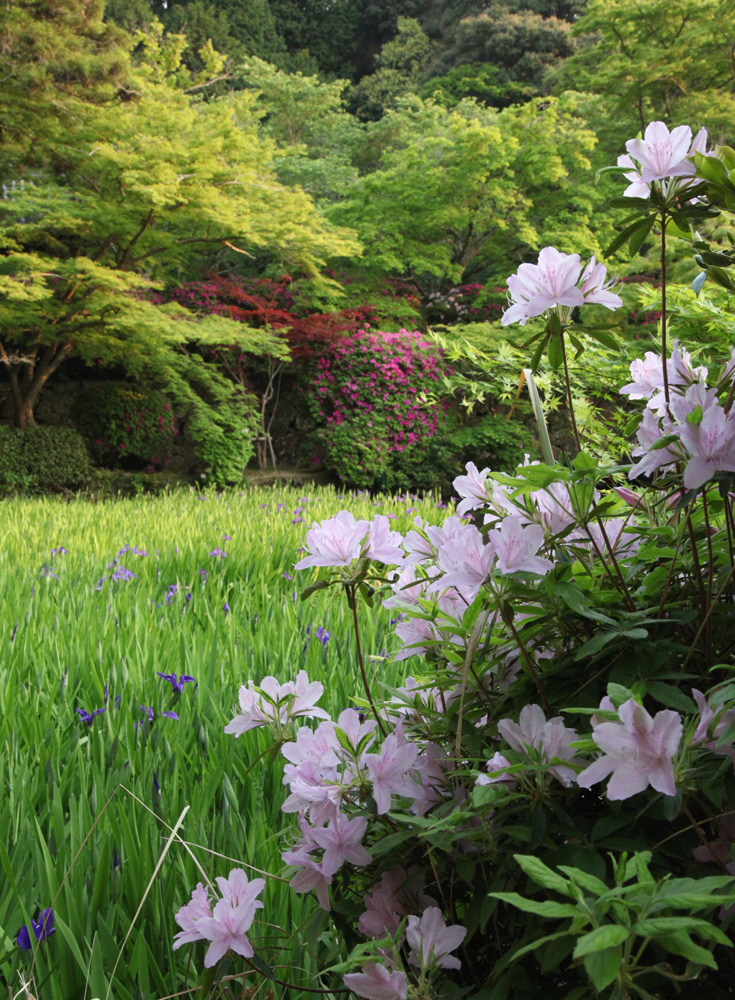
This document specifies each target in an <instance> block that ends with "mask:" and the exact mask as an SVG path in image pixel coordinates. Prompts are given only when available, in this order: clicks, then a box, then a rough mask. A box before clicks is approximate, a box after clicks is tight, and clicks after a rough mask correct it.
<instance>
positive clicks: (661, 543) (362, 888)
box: [177, 123, 735, 1000]
mask: <svg viewBox="0 0 735 1000" xmlns="http://www.w3.org/2000/svg"><path fill="white" fill-rule="evenodd" d="M656 124H657V128H656V129H649V130H647V131H646V136H645V140H639V141H638V143H637V144H634V145H633V147H632V149H631V144H629V150H630V155H631V156H632V155H633V154H634V153H635V154H636V156H637V159H636V160H635V161H634V162H633V164H632V165H631V164H630V163H628V162H625V163H624V164H622V166H621V170H622V171H627V172H630V171H631V170H632V169H635V170H636V172H637V175H636V178H633V179H631V177H630V176H628V177H627V180H628V181H630V183H631V184H634V185H636V190H635V196H636V197H637V198H639V199H640V200H641V202H642V201H643V200H644V199H643V195H642V188H641V185H645V190H646V192H647V196H648V202H647V205H646V206H645V208H644V207H641V208H640V212H641V213H643V212H644V211H645V212H648V213H649V214H648V215H647V216H646V218H645V219H643V220H640V219H639V220H637V221H636V220H634V221H633V222H631V223H630V226H632V227H633V228H632V229H631V228H630V226H629V227H628V230H624V232H626V231H627V232H628V236H627V239H628V240H631V241H632V242H633V246H634V247H636V249H637V248H639V247H640V243H638V244H637V246H636V243H635V241H636V240H637V239H638V236H637V235H636V233H637V231H638V229H639V228H640V227H641V226H642V225H644V224H645V226H647V227H648V230H647V231H650V230H652V229H654V228H655V227H660V228H659V235H660V236H661V239H662V243H663V251H664V255H665V240H666V231H667V221H668V220H669V219H674V221H675V225H676V229H677V231H678V232H684V231H685V227H686V226H687V225H691V224H692V220H696V219H697V218H698V217H699V216H701V215H702V214H705V215H706V213H707V212H709V211H711V210H712V207H711V205H710V204H709V203H708V202H707V201H705V200H703V199H704V196H705V195H707V194H708V190H707V189H706V187H705V186H704V185H701V184H698V183H697V179H696V177H695V175H694V173H693V172H692V171H691V170H690V169H689V167H688V165H687V163H685V162H683V161H687V156H688V155H689V156H690V155H691V147H690V145H689V143H690V141H691V136H690V135H689V136H688V137H687V135H686V134H684V133H680V134H678V135H676V134H675V135H672V136H670V137H669V138H668V139H667V138H666V136H667V135H668V130H667V129H666V127H665V126H663V125H661V127H660V128H659V127H658V125H660V124H661V123H656ZM664 130H666V134H664ZM684 140H686V142H685V141H684ZM642 142H644V143H645V144H647V145H646V146H645V148H643V147H642V146H641V145H640V143H642ZM685 147H686V148H685ZM687 151H689V152H688V153H687ZM733 157H735V153H733ZM636 163H637V164H638V166H637V167H636V166H635V164H636ZM669 168H670V169H669ZM667 170H668V171H669V172H667ZM638 175H639V176H638ZM734 190H735V185H734ZM710 193H711V192H710ZM626 195H627V196H628V197H631V196H632V195H631V192H630V190H629V191H628V192H626ZM514 277H515V279H516V280H512V279H511V280H510V281H509V288H510V292H511V306H510V308H509V310H508V312H507V313H506V322H511V321H517V322H520V323H524V322H525V320H526V319H528V318H531V317H533V316H541V317H543V318H544V320H545V324H546V327H545V330H544V333H543V334H540V335H539V336H540V337H541V338H544V337H545V338H546V343H547V344H549V349H550V350H551V351H555V350H557V348H558V350H559V351H561V354H562V359H563V361H564V369H565V370H566V367H567V364H566V360H565V358H566V354H565V352H566V346H565V344H566V339H567V338H571V337H572V334H571V332H570V329H571V323H572V320H573V318H572V310H574V309H575V308H576V307H577V306H584V307H585V308H587V307H588V306H589V307H592V306H593V305H594V304H597V305H602V306H606V307H607V308H610V309H615V308H618V306H619V305H620V304H621V303H620V302H619V301H616V299H617V296H616V295H615V293H614V292H612V291H611V282H610V281H609V280H608V278H607V274H606V270H605V268H604V266H603V265H601V264H599V263H597V262H596V260H595V259H594V258H593V260H592V261H590V262H589V264H588V265H587V267H586V268H583V267H582V263H581V261H580V259H579V257H578V255H576V254H563V253H561V252H560V251H558V250H556V249H555V248H551V247H547V248H544V249H543V250H542V251H541V254H540V255H539V262H538V264H537V265H532V264H528V265H523V266H522V269H520V270H519V273H518V274H517V275H516V276H514ZM720 277H721V276H720ZM664 280H665V276H664ZM580 300H581V301H580ZM661 333H662V337H661V351H660V353H658V352H656V353H653V352H649V353H648V354H647V355H646V357H644V358H641V359H638V360H636V361H634V362H633V364H632V365H631V367H630V378H631V381H630V382H629V383H627V384H625V385H622V386H620V393H621V396H622V397H623V398H624V399H626V400H627V401H628V405H629V406H630V408H631V411H632V414H631V417H632V420H631V424H632V425H635V424H636V422H637V423H638V428H637V431H636V439H637V440H636V442H631V457H632V459H634V461H632V462H631V463H630V464H629V465H628V466H627V467H620V466H616V467H603V466H600V465H598V463H597V462H596V461H595V460H594V459H592V458H591V457H590V456H589V455H587V454H586V453H585V451H584V448H583V444H582V441H581V439H580V437H579V433H578V430H577V427H576V425H573V429H574V434H575V438H576V440H577V442H578V445H579V447H578V451H577V453H576V454H575V455H574V457H573V458H571V459H569V460H566V461H564V462H553V461H551V460H550V461H549V462H548V463H541V462H538V461H536V460H533V459H531V457H530V456H526V457H525V460H524V462H523V464H520V465H519V466H518V467H517V468H516V469H515V471H514V474H513V475H507V474H503V473H498V472H492V471H491V470H490V469H488V468H485V469H482V470H480V469H478V468H477V466H476V465H475V464H474V463H473V462H468V463H467V465H466V469H465V474H461V475H459V476H457V477H456V478H455V480H454V484H453V485H454V489H455V491H456V493H457V494H458V499H459V502H458V504H457V507H456V512H452V513H450V514H449V516H448V517H447V518H446V519H445V521H444V523H443V524H441V525H428V524H426V523H424V522H423V521H422V520H421V519H420V518H417V519H416V520H415V522H414V526H413V528H411V530H409V531H407V532H406V533H405V534H404V535H401V534H400V533H398V532H396V531H394V530H392V529H391V528H390V525H389V522H388V521H387V519H386V518H384V517H382V516H380V515H379V516H377V517H375V518H373V520H372V521H367V520H357V519H355V518H354V516H353V515H352V514H350V513H349V512H348V511H342V512H340V513H339V514H337V515H335V516H334V517H332V518H329V519H327V520H324V521H322V522H321V523H318V524H315V525H313V526H312V527H311V528H310V529H309V530H308V531H307V533H306V537H305V540H304V541H305V545H304V549H305V554H304V555H303V557H302V558H301V559H300V560H299V561H298V562H297V563H296V568H297V569H299V570H300V571H301V572H303V573H305V574H308V576H305V582H306V586H305V588H304V590H303V592H302V597H308V596H309V594H310V593H311V592H313V591H314V590H317V589H319V590H323V589H327V588H333V591H334V594H335V599H336V598H337V597H338V596H341V597H343V598H344V599H345V600H346V601H347V603H348V606H349V609H350V611H351V612H352V618H353V621H354V626H355V635H354V646H353V649H354V657H353V661H352V662H353V665H354V678H355V702H354V707H345V708H344V709H343V710H342V711H341V712H340V713H339V714H338V715H337V716H336V717H333V716H331V715H330V714H329V713H326V712H325V711H324V710H323V709H321V708H319V707H318V706H317V702H318V701H319V698H320V697H321V694H322V690H321V685H319V684H312V683H310V682H309V679H308V677H307V676H306V675H305V674H304V673H303V672H300V673H299V675H298V676H297V678H296V680H295V681H286V682H285V683H280V682H278V681H277V680H276V679H275V678H272V677H268V678H264V679H263V680H262V681H261V682H260V684H255V683H254V682H253V681H250V682H249V684H248V685H247V686H243V687H242V688H241V691H240V706H241V709H242V711H241V713H239V714H238V715H237V716H236V717H235V719H234V720H233V721H232V722H231V723H229V725H228V731H230V732H232V733H234V734H236V735H239V734H242V735H243V736H244V738H245V739H248V735H249V731H250V730H251V729H254V728H258V729H261V730H263V729H265V730H267V731H268V732H269V733H270V735H271V738H272V748H271V752H273V753H280V754H281V755H282V757H283V758H284V760H285V762H286V763H285V765H284V769H283V783H284V786H285V792H286V794H285V798H284V803H283V806H282V809H283V812H284V813H285V814H286V815H287V816H293V818H294V822H293V825H292V828H291V832H290V834H289V836H288V840H287V842H286V843H285V844H284V850H283V852H282V860H283V863H284V866H286V867H285V869H284V872H285V874H284V873H281V875H280V877H285V878H287V879H288V881H289V885H290V888H291V890H292V891H294V892H296V893H298V894H300V895H306V894H310V895H311V896H312V897H313V900H314V905H315V907H319V908H320V909H321V910H323V911H324V912H325V913H326V914H327V915H328V918H327V919H328V920H329V923H328V925H327V926H328V931H327V933H325V934H323V935H322V936H321V938H320V939H319V945H320V946H321V947H322V953H321V954H322V958H321V961H322V962H323V965H322V968H323V970H324V971H323V974H322V976H321V978H320V983H321V984H322V985H320V987H319V988H320V989H322V988H323V989H325V990H328V991H333V992H336V991H337V990H339V989H343V988H346V989H348V990H349V991H350V992H351V993H352V994H353V995H355V996H357V997H365V998H368V1000H434V998H437V1000H438V998H444V997H455V996H456V997H468V998H472V1000H480V998H482V1000H485V998H488V1000H505V998H511V1000H526V998H529V1000H549V998H553V1000H587V998H605V1000H627V998H634V997H635V998H641V1000H652V998H656V1000H659V998H662V1000H663V998H666V1000H668V998H673V997H676V996H683V995H685V996H697V997H699V996H707V997H712V998H713V1000H724V998H726V997H728V996H731V995H732V971H731V966H732V962H733V950H732V949H733V943H734V942H733V921H734V920H735V824H734V823H733V815H735V681H733V672H735V555H734V553H735V432H734V428H735V423H734V421H735V410H734V409H733V405H734V403H735V351H734V350H733V349H731V350H730V352H729V357H724V358H716V359H708V361H707V364H703V363H695V362H694V360H693V359H692V358H691V356H690V355H689V354H688V353H687V351H686V350H685V349H684V347H683V346H681V345H680V344H679V343H678V341H676V340H674V341H673V343H672V345H671V348H669V345H668V343H667V333H668V331H667V317H666V314H665V311H664V312H663V313H662V323H661ZM542 342H543V341H542ZM551 342H554V343H555V344H556V347H552V346H551ZM715 362H716V363H715ZM568 385H569V383H568V380H567V388H568ZM572 416H573V414H572ZM636 460H637V461H636ZM625 475H627V479H628V485H624V480H623V476H625ZM363 599H364V600H365V601H366V602H368V603H374V602H375V601H378V600H381V601H382V603H383V605H384V607H385V608H386V609H389V613H390V615H391V618H390V621H391V624H392V626H393V627H394V628H395V637H396V645H398V647H399V648H398V649H397V651H396V653H395V654H394V659H395V660H397V661H401V660H406V661H407V667H406V671H407V676H406V677H405V679H404V681H403V683H402V684H400V685H399V686H397V687H395V688H391V687H389V686H387V685H386V684H384V683H381V678H380V676H379V675H377V674H376V673H375V672H373V671H372V670H370V669H369V667H366V662H365V657H364V655H363V646H362V641H361V638H360V614H359V610H360V606H361V601H362V600H363ZM409 671H410V673H409ZM304 720H307V722H306V723H305V724H302V723H304ZM308 720H314V721H308ZM210 905H211V904H210V903H209V898H208V896H207V894H206V891H205V890H204V889H203V887H201V886H199V887H197V890H195V894H194V897H193V899H192V902H191V903H190V904H188V908H187V907H184V910H182V911H180V913H179V916H178V917H177V919H178V922H179V924H180V926H181V927H182V930H183V933H184V936H187V935H188V937H187V940H190V941H192V942H195V941H198V940H209V941H211V942H214V941H219V940H221V941H222V942H223V943H226V942H228V941H229V942H231V944H230V947H231V949H232V950H233V951H238V950H239V953H240V954H241V955H245V951H244V950H243V949H244V948H246V947H247V946H246V945H245V944H244V943H243V940H242V934H243V933H244V931H245V930H247V929H248V928H249V926H250V925H249V923H248V920H249V919H250V914H249V911H248V914H246V915H244V916H243V921H242V924H240V925H236V924H234V923H233V924H232V925H231V927H229V925H228V927H229V929H228V931H227V934H229V935H230V936H229V937H226V936H225V932H224V931H222V932H221V934H222V936H221V938H220V937H217V938H215V936H214V934H215V929H214V928H213V927H212V925H211V923H208V922H207V921H208V920H211V919H212V918H214V916H215V912H214V911H212V916H211V917H210V916H208V907H209V906H210ZM219 906H220V903H217V904H216V906H215V910H216V909H217V907H219ZM222 909H223V910H225V909H226V907H222ZM205 910H206V911H207V912H205ZM228 919H230V917H229V912H228ZM245 924H247V927H246V926H245ZM207 931H209V934H207V933H206V932H207ZM216 933H217V934H220V931H219V930H217V932H216ZM192 935H194V936H192ZM197 935H198V936H197ZM220 951H221V946H220ZM208 954H209V952H208ZM207 961H208V959H205V964H206V963H207ZM253 967H254V968H262V966H257V965H255V966H253ZM268 971H272V970H270V967H268ZM296 988H297V987H296Z"/></svg>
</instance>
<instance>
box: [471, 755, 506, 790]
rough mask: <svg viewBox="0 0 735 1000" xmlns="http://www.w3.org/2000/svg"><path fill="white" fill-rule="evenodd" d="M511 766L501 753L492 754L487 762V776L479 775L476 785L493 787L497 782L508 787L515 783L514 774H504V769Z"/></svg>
mask: <svg viewBox="0 0 735 1000" xmlns="http://www.w3.org/2000/svg"><path fill="white" fill-rule="evenodd" d="M512 766H513V765H512V764H511V762H510V761H509V760H508V758H507V757H504V756H503V755H502V753H497V752H496V753H494V754H493V756H492V757H491V758H490V760H489V761H488V762H487V774H480V775H479V776H478V778H477V780H476V781H475V784H476V785H494V784H496V783H497V782H499V781H504V782H507V783H508V784H509V785H514V784H515V783H516V777H515V775H514V774H506V773H505V772H506V768H509V767H512Z"/></svg>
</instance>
